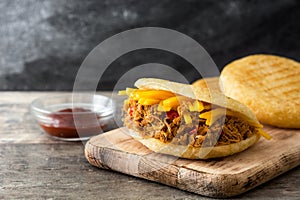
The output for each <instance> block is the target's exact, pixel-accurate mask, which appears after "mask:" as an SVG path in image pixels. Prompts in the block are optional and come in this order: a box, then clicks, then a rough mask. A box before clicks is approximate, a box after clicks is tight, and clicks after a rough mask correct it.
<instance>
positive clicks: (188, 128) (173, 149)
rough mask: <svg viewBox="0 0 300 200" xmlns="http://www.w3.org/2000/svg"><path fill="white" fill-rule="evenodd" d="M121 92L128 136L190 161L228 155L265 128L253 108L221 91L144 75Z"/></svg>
mask: <svg viewBox="0 0 300 200" xmlns="http://www.w3.org/2000/svg"><path fill="white" fill-rule="evenodd" d="M135 86H136V87H137V88H127V89H126V90H123V91H120V92H119V94H120V95H121V94H123V95H127V96H128V99H126V100H125V101H124V107H123V122H124V125H125V126H126V127H127V128H128V129H129V130H130V131H129V134H130V135H131V136H132V137H134V138H135V139H137V140H138V141H140V142H141V143H142V144H144V145H145V146H146V147H148V148H149V149H151V150H152V151H154V152H158V153H164V154H169V155H173V156H178V157H182V158H189V159H208V158H216V157H224V156H229V155H232V154H235V153H238V152H241V151H244V150H245V149H247V148H249V147H250V146H252V145H253V144H254V143H256V142H257V141H258V139H259V138H260V135H262V136H264V137H266V138H267V139H270V136H269V135H268V134H267V133H265V132H263V131H262V129H261V128H262V125H261V124H260V123H259V122H258V121H257V119H256V117H255V115H254V114H253V113H252V111H251V110H250V109H249V108H247V107H246V106H245V105H244V104H242V103H240V102H238V101H235V100H233V99H231V98H228V97H226V96H225V95H223V94H222V93H219V92H217V91H213V90H208V89H207V88H202V87H194V86H192V85H188V84H182V83H176V82H171V81H167V80H162V79H154V78H142V79H139V80H137V81H136V82H135Z"/></svg>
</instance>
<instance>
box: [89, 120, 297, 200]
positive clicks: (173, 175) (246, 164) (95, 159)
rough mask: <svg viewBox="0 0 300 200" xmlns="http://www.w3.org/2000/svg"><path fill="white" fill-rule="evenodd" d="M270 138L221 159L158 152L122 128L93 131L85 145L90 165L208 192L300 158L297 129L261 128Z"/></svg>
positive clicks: (228, 189)
mask: <svg viewBox="0 0 300 200" xmlns="http://www.w3.org/2000/svg"><path fill="white" fill-rule="evenodd" d="M264 130H265V131H266V132H268V133H269V134H270V135H272V137H273V139H272V140H270V141H267V140H265V139H260V140H259V142H258V143H257V144H255V145H254V146H253V147H251V148H250V149H248V150H246V151H244V152H241V153H238V154H236V155H233V156H229V157H226V158H221V159H210V160H207V161H204V160H198V161H196V160H187V159H177V158H175V157H173V156H168V155H162V154H157V153H154V152H152V151H150V150H149V149H147V148H146V147H145V146H143V145H142V144H141V143H139V142H138V141H136V140H134V139H133V138H131V137H130V136H128V135H127V134H126V128H120V129H116V130H113V131H110V132H107V133H105V134H102V135H99V136H95V137H93V138H92V139H90V140H89V141H88V143H87V144H86V146H85V156H86V158H87V160H88V161H89V162H90V163H91V164H92V165H94V166H97V167H100V168H105V169H111V170H115V171H118V172H122V173H125V174H129V175H133V176H137V177H141V178H145V179H148V180H151V181H155V182H159V183H163V184H166V185H170V186H173V187H176V188H179V189H182V190H187V191H190V192H194V193H197V194H201V195H205V196H210V197H218V198H220V197H221V198H223V197H230V196H235V195H238V194H241V193H243V192H246V191H248V190H250V189H252V188H254V187H256V186H258V185H260V184H262V183H264V182H266V181H268V180H270V179H272V178H274V177H276V176H278V175H280V174H282V173H284V172H286V171H288V170H289V169H292V168H294V167H296V166H298V165H299V164H300V143H299V141H300V130H285V129H278V128H274V127H270V126H266V127H265V128H264Z"/></svg>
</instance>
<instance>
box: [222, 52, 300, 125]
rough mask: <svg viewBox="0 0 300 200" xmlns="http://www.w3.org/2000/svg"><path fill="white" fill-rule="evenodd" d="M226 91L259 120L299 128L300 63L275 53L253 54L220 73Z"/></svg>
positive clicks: (229, 65) (233, 63)
mask: <svg viewBox="0 0 300 200" xmlns="http://www.w3.org/2000/svg"><path fill="white" fill-rule="evenodd" d="M220 78H221V81H222V83H223V86H224V90H225V94H226V95H227V96H229V97H231V98H234V99H236V100H238V101H240V102H242V103H244V104H245V105H247V106H248V107H249V108H251V109H252V110H253V111H254V113H255V115H256V117H257V119H258V120H259V121H260V122H262V123H265V124H270V125H273V126H277V127H282V128H300V63H299V62H296V61H294V60H291V59H288V58H284V57H279V56H274V55H262V54H261V55H251V56H247V57H244V58H241V59H239V60H236V61H233V62H231V63H229V64H228V65H227V66H225V68H224V69H223V71H222V73H221V76H220Z"/></svg>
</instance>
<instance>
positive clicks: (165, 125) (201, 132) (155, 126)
mask: <svg viewBox="0 0 300 200" xmlns="http://www.w3.org/2000/svg"><path fill="white" fill-rule="evenodd" d="M157 107H158V106H157V105H153V106H143V105H140V104H138V102H137V101H136V100H133V99H129V102H128V103H126V104H124V107H123V116H124V117H123V122H124V124H125V125H126V126H127V127H128V128H130V129H133V130H135V131H137V132H138V133H139V134H140V135H141V136H142V137H145V138H155V139H159V140H160V141H162V142H165V143H167V142H172V143H174V144H179V145H190V146H193V147H201V145H202V144H203V143H204V142H205V145H207V144H208V145H209V146H213V145H214V144H216V145H217V146H218V145H228V144H232V143H237V142H240V141H242V140H245V139H247V138H248V137H250V136H251V135H253V134H255V133H256V129H255V128H254V127H251V126H250V125H248V124H247V123H246V122H244V121H241V120H240V119H238V118H237V117H232V116H226V117H225V119H224V118H220V119H218V120H217V121H216V122H215V123H214V124H213V125H212V126H211V127H208V126H207V125H206V124H205V119H201V118H199V114H200V113H199V112H190V111H189V110H188V108H187V105H185V104H182V105H181V106H178V107H177V110H176V111H177V112H178V117H175V118H174V119H169V118H168V117H167V115H166V113H165V112H160V111H158V109H157ZM187 112H189V115H190V116H191V118H192V123H190V124H185V121H184V120H183V119H182V117H183V113H187Z"/></svg>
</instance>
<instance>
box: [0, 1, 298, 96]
mask: <svg viewBox="0 0 300 200" xmlns="http://www.w3.org/2000/svg"><path fill="white" fill-rule="evenodd" d="M299 10H300V1H297V0H284V1H282V0H273V1H271V0H270V1H266V0H261V1H258V0H256V1H255V0H253V1H251V0H222V1H219V0H204V1H203V0H202V1H201V0H185V1H182V0H176V1H175V0H149V1H148V0H101V1H99V0H85V1H82V0H1V1H0V35H1V37H0V90H72V87H73V83H74V79H75V75H76V73H77V70H78V68H79V66H80V64H81V62H82V61H83V59H84V57H85V56H86V55H87V54H88V53H89V51H91V50H92V49H93V47H95V46H96V45H97V44H99V43H100V42H101V41H103V40H104V39H106V38H107V37H110V36H112V35H114V34H116V33H119V32H121V31H124V30H127V29H131V28H135V27H144V26H157V27H165V28H170V29H175V30H177V31H180V32H182V33H184V34H187V35H189V36H190V37H192V38H194V39H195V40H196V41H198V42H199V43H200V44H201V45H203V47H204V48H205V49H206V50H207V51H208V52H209V53H210V55H211V56H212V58H213V59H214V61H215V62H216V64H217V66H218V67H219V69H220V70H221V69H222V68H223V67H224V65H226V63H228V62H230V61H232V60H233V59H236V58H239V57H242V56H246V55H249V54H254V53H270V54H277V55H282V56H286V57H289V58H293V59H296V60H298V61H300V40H299V35H300V25H299V24H300V23H299V19H300V12H299ZM174 42H175V41H174ZM146 62H160V63H162V64H167V65H170V66H172V67H174V68H176V69H181V70H182V71H183V72H185V69H186V73H187V78H188V80H189V81H190V82H192V81H194V80H196V79H197V78H199V76H198V75H195V74H194V73H189V72H188V70H189V67H186V66H188V65H189V63H187V62H186V61H185V60H183V59H181V58H177V57H176V56H174V55H172V54H170V53H168V52H163V51H155V50H142V51H137V52H132V53H130V54H129V55H124V56H122V57H121V58H119V59H117V60H116V61H115V62H114V63H113V64H112V65H111V66H110V68H109V70H108V71H107V72H106V75H105V77H104V78H103V80H102V81H103V88H104V89H111V88H112V87H113V84H114V82H115V79H116V77H118V76H117V73H118V72H120V71H122V70H117V69H123V68H124V69H129V68H130V67H132V66H136V65H140V64H143V63H146ZM120 73H121V72H120Z"/></svg>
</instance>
